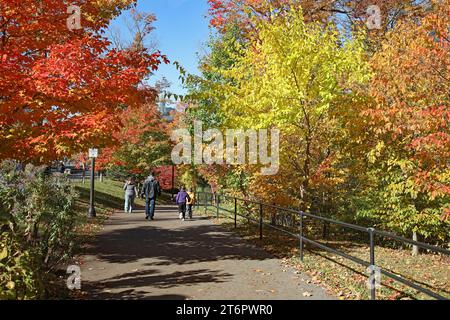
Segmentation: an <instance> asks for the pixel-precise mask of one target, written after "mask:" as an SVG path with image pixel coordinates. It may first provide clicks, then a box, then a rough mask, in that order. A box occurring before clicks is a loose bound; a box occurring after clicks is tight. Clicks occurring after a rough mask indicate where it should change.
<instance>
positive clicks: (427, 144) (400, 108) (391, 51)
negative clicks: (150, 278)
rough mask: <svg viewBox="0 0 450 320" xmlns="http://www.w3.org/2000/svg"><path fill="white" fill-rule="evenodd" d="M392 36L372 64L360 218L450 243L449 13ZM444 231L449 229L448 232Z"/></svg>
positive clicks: (433, 14)
mask: <svg viewBox="0 0 450 320" xmlns="http://www.w3.org/2000/svg"><path fill="white" fill-rule="evenodd" d="M433 5H434V6H435V7H434V9H433V10H432V11H430V12H429V13H428V15H427V16H426V17H425V18H424V19H422V20H420V21H418V22H403V23H401V24H399V25H398V26H397V27H396V28H395V29H393V30H392V31H391V32H389V34H388V35H387V39H386V41H385V42H384V43H383V47H382V50H380V51H379V52H377V53H376V54H375V56H374V57H373V59H372V61H371V64H372V68H373V71H374V78H373V81H372V84H371V87H370V95H371V96H372V97H373V104H372V105H371V107H370V108H368V109H367V110H365V111H364V113H363V114H364V116H365V117H367V119H369V123H370V134H371V136H372V137H373V140H372V141H373V142H372V149H371V151H370V153H369V160H370V165H369V167H368V170H369V175H368V176H369V177H370V180H369V181H371V185H370V187H369V188H368V189H367V190H366V191H367V193H366V200H367V201H366V202H365V203H366V205H367V206H365V210H363V211H361V212H362V213H363V214H365V215H368V216H371V217H374V218H375V219H378V220H379V221H380V223H382V224H383V225H384V226H385V227H386V228H389V229H394V230H398V231H400V232H402V233H405V234H414V237H415V238H416V237H417V236H421V237H422V238H424V237H435V238H440V239H441V240H443V239H444V238H445V237H447V239H448V236H449V234H448V230H449V229H448V221H447V222H445V220H446V219H447V217H448V214H449V210H450V209H449V208H450V172H449V163H450V153H449V150H450V135H449V130H448V129H449V124H450V112H449V110H450V107H449V103H450V96H449V92H450V87H449V83H450V82H449V80H450V73H449V72H450V69H449V65H450V60H449V54H448V53H449V49H450V46H449V39H450V38H449V35H450V34H449V29H448V26H449V24H450V20H449V15H448V8H449V5H450V2H449V1H448V0H445V1H434V2H433ZM446 229H447V231H445V230H446Z"/></svg>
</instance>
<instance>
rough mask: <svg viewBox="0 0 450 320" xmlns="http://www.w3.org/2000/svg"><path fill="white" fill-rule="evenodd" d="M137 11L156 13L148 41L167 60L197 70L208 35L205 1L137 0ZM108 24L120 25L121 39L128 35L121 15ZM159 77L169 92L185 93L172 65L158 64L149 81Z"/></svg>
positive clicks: (192, 70)
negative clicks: (168, 83) (156, 70)
mask: <svg viewBox="0 0 450 320" xmlns="http://www.w3.org/2000/svg"><path fill="white" fill-rule="evenodd" d="M138 10H139V11H141V12H142V11H143V12H150V13H153V14H155V15H156V18H157V22H156V23H155V27H156V30H155V31H154V34H153V39H152V40H154V41H156V44H157V47H158V49H159V50H161V52H162V53H163V54H165V55H167V57H168V58H169V60H170V61H171V62H173V61H178V62H179V63H180V64H181V65H182V66H183V67H184V68H185V69H186V70H187V71H188V72H189V73H198V69H197V64H198V53H200V54H201V55H202V52H204V49H203V48H204V46H203V44H204V43H205V42H206V41H207V40H208V37H209V29H208V20H209V19H208V17H207V13H208V4H207V0H138ZM126 14H128V13H125V15H126ZM112 26H113V27H112V28H115V29H119V28H120V31H121V34H122V37H123V38H124V39H126V38H127V37H129V34H128V32H127V28H126V24H125V22H124V18H123V16H121V17H118V18H117V19H116V21H114V22H113V24H112ZM163 76H165V77H166V78H167V79H168V80H169V81H170V82H171V83H172V87H171V89H170V90H171V91H172V92H173V93H177V94H183V93H185V90H183V89H182V85H181V81H180V80H179V79H178V77H179V73H178V71H177V70H176V68H175V67H174V66H173V65H164V66H161V68H160V70H159V71H158V72H157V73H156V74H155V75H154V76H153V77H152V80H151V81H150V83H151V84H154V82H155V81H156V80H158V79H161V78H162V77H163Z"/></svg>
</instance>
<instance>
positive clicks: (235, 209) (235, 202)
mask: <svg viewBox="0 0 450 320" xmlns="http://www.w3.org/2000/svg"><path fill="white" fill-rule="evenodd" d="M234 228H235V229H236V228H237V198H234Z"/></svg>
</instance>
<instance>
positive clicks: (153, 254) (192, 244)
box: [81, 206, 333, 300]
mask: <svg viewBox="0 0 450 320" xmlns="http://www.w3.org/2000/svg"><path fill="white" fill-rule="evenodd" d="M81 269H82V289H83V291H84V292H85V294H86V298H89V299H227V300H228V299H230V300H237V299H248V300H265V299H273V300H277V299H298V300H300V299H333V297H331V296H329V295H328V294H326V293H325V290H324V289H322V288H320V287H318V286H316V285H313V284H307V283H306V281H307V280H309V277H308V276H306V275H303V274H296V273H295V272H294V270H286V267H285V266H283V265H282V264H281V263H280V260H278V259H275V258H273V257H272V256H271V255H269V254H268V253H266V252H265V251H263V250H262V249H259V248H257V247H255V246H253V245H250V244H248V243H246V242H245V241H243V240H242V239H240V238H239V237H238V236H236V235H234V234H233V233H232V232H227V231H225V230H224V229H223V228H222V227H220V226H217V225H214V224H213V223H212V222H211V221H210V220H208V219H204V218H199V217H197V218H195V217H194V220H192V221H185V222H182V221H180V220H179V219H178V218H177V212H176V208H175V207H173V206H160V207H158V210H157V212H156V220H154V221H151V222H150V221H146V220H145V219H144V214H143V213H142V212H137V213H134V214H125V213H117V214H115V215H114V216H113V217H111V219H110V220H109V221H108V222H107V223H106V225H105V228H104V230H103V231H102V232H101V233H100V234H99V235H98V236H97V238H96V241H95V242H94V243H92V244H91V245H90V246H89V248H88V253H87V255H86V256H83V257H82V266H81ZM283 270H284V271H283ZM304 293H305V295H306V297H305V296H304ZM308 293H310V294H312V296H310V297H308Z"/></svg>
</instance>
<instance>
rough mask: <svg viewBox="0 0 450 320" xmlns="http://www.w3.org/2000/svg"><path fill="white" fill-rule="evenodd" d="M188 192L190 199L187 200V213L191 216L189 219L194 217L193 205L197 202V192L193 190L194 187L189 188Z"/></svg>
mask: <svg viewBox="0 0 450 320" xmlns="http://www.w3.org/2000/svg"><path fill="white" fill-rule="evenodd" d="M187 194H188V195H189V198H190V200H188V201H187V202H186V206H187V208H186V209H187V213H188V216H189V219H192V207H193V206H194V202H195V194H194V191H193V190H192V188H189V190H188V192H187Z"/></svg>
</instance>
